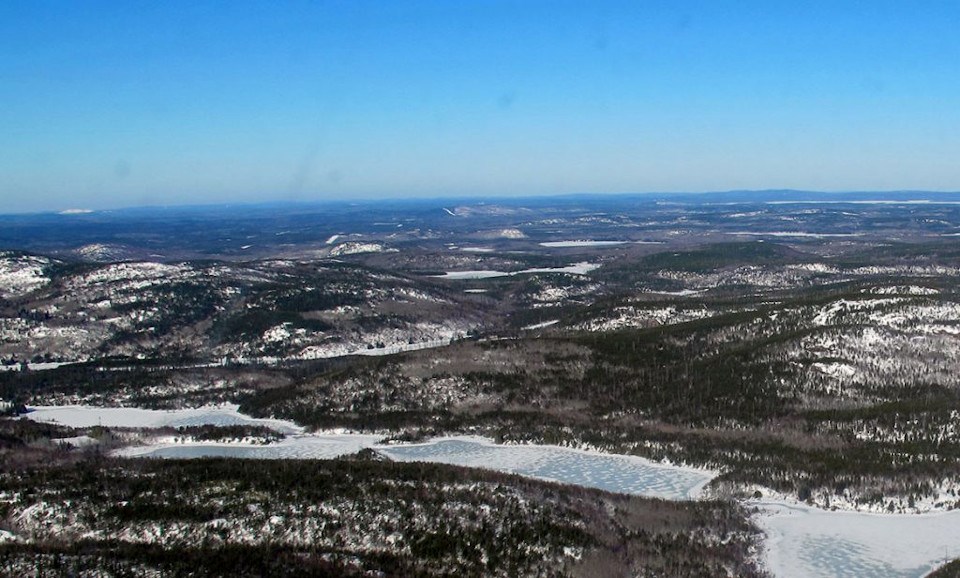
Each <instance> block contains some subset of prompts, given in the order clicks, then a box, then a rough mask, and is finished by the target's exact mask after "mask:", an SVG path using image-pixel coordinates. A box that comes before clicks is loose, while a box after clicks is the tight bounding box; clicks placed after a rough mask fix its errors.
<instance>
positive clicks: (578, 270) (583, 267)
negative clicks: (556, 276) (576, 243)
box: [434, 261, 600, 280]
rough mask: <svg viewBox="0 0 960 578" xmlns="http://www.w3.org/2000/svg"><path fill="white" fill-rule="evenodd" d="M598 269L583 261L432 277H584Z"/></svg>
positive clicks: (462, 278) (450, 272)
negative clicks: (542, 275)
mask: <svg viewBox="0 0 960 578" xmlns="http://www.w3.org/2000/svg"><path fill="white" fill-rule="evenodd" d="M599 267H600V265H599V264H596V263H588V262H586V261H584V262H581V263H574V264H573V265H568V266H566V267H542V268H535V269H523V270H521V271H492V270H482V271H449V272H447V273H444V274H443V275H434V277H436V278H438V279H457V280H468V279H493V278H495V277H513V276H515V275H524V274H527V273H567V274H569V275H586V274H587V273H589V272H590V271H593V270H594V269H597V268H599Z"/></svg>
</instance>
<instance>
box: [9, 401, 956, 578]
mask: <svg viewBox="0 0 960 578" xmlns="http://www.w3.org/2000/svg"><path fill="white" fill-rule="evenodd" d="M27 416H28V417H29V419H34V420H37V421H45V422H56V423H60V424H63V425H68V426H74V427H89V426H93V425H98V424H99V425H104V426H111V427H146V428H155V427H162V426H174V427H176V426H181V425H200V424H218V425H227V424H250V425H265V426H267V427H271V428H273V429H275V430H277V431H280V432H283V433H286V434H288V437H287V438H285V439H284V440H283V441H281V442H278V443H274V444H270V445H255V444H240V443H174V442H173V441H172V440H167V441H165V442H163V443H158V444H154V445H146V446H137V447H130V448H126V449H124V450H122V451H121V455H126V456H144V457H159V458H197V457H205V456H220V457H237V458H266V459H298V458H299V459H303V458H315V459H317V458H333V457H337V456H340V455H344V454H350V453H355V452H357V451H359V450H360V449H363V448H374V449H376V450H378V451H380V452H382V453H383V454H385V455H387V456H389V457H390V458H392V459H394V460H398V461H426V462H436V463H445V464H454V465H461V466H470V467H480V468H488V469H493V470H497V471H503V472H510V473H516V474H520V475H525V476H531V477H536V478H540V479H546V480H553V481H558V482H563V483H568V484H576V485H580V486H585V487H591V488H600V489H603V490H609V491H613V492H621V493H628V494H636V495H642V496H650V497H658V498H665V499H674V500H682V499H691V498H696V497H698V496H700V494H701V492H702V490H703V488H704V486H705V485H706V484H707V483H708V482H709V481H710V479H712V477H713V474H712V473H711V472H707V471H703V470H697V469H692V468H684V467H677V466H670V465H663V464H656V463H653V462H650V461H648V460H644V459H642V458H639V457H634V456H623V455H613V454H603V453H599V452H591V451H582V450H575V449H570V448H562V447H558V446H546V445H499V444H495V443H493V442H492V441H490V440H486V439H483V438H473V437H449V438H439V439H435V440H431V441H429V442H427V443H420V444H402V445H381V444H378V441H379V440H380V439H382V436H380V435H370V434H340V433H323V434H307V433H304V430H303V428H301V427H299V426H297V425H296V424H294V423H292V422H289V421H283V420H273V419H257V418H252V417H249V416H245V415H243V414H241V413H239V412H237V408H236V406H229V405H228V406H207V407H203V408H196V409H190V410H176V411H153V410H141V409H124V408H96V407H89V406H70V407H39V408H36V409H35V411H33V412H31V413H29V414H27ZM748 505H756V506H757V507H758V508H759V509H760V511H761V513H760V514H759V515H757V517H756V521H757V522H758V524H759V525H760V527H761V528H762V529H763V530H764V532H765V533H766V534H767V540H766V545H765V546H766V547H765V552H764V554H763V559H764V561H765V564H766V566H767V567H768V568H769V569H770V570H771V572H772V573H773V575H774V576H778V577H783V578H800V577H803V578H817V577H851V578H852V577H857V578H873V577H876V578H888V577H894V578H920V577H921V576H924V575H925V574H927V573H928V572H929V571H930V570H932V569H933V568H934V567H935V566H936V565H937V564H938V563H940V562H942V561H943V560H944V559H945V558H947V559H949V558H953V557H960V511H954V512H943V513H935V514H923V515H909V514H900V515H894V514H872V513H858V512H828V511H824V510H821V509H817V508H813V507H809V506H805V505H800V504H792V503H785V502H779V501H751V502H749V503H748Z"/></svg>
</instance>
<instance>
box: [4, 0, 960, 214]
mask: <svg viewBox="0 0 960 578" xmlns="http://www.w3.org/2000/svg"><path fill="white" fill-rule="evenodd" d="M957 30H960V3H957V2H934V1H929V2H906V1H903V2H884V1H882V0H871V1H864V2H852V1H851V2H843V1H836V0H835V1H831V2H776V1H774V0H768V1H763V2H750V1H738V2H732V1H731V2H720V1H710V2H686V1H683V0H676V1H663V2H648V1H640V0H637V1H631V2H612V1H603V0H591V1H586V0H584V1H579V2H566V1H552V2H544V1H538V0H517V1H514V2H506V1H492V0H491V1H487V0H463V1H451V0H434V1H401V0H398V1H385V0H375V1H367V0H349V1H343V2H332V1H326V2H324V1H313V2H279V3H272V2H241V1H230V2H222V3H218V2H204V1H202V0H192V1H171V2H136V1H132V0H130V1H124V2H116V1H110V2H95V1H77V2H62V1H50V2H48V1H42V0H25V1H19V0H7V1H5V2H2V3H0V213H6V212H15V211H32V210H59V209H63V208H68V207H92V208H104V207H115V206H130V205H144V204H183V203H203V202H233V201H265V200H284V199H287V200H301V201H303V200H320V199H350V198H361V197H371V198H377V197H397V196H411V197H414V196H415V197H424V196H440V195H535V194H555V193H560V194H562V193H582V192H597V193H610V192H646V191H710V190H727V189H764V188H801V189H816V190H832V191H837V190H839V191H842V190H872V189H877V190H890V189H930V190H958V189H960V162H958V159H960V35H958V34H957V33H956V31H957Z"/></svg>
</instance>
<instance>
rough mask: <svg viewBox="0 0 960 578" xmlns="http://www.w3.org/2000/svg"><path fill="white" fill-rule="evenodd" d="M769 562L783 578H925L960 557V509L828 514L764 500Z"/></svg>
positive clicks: (763, 521) (763, 525)
mask: <svg viewBox="0 0 960 578" xmlns="http://www.w3.org/2000/svg"><path fill="white" fill-rule="evenodd" d="M757 505H758V506H759V507H760V508H761V510H762V512H763V513H762V514H760V515H759V516H757V517H756V518H755V520H756V521H757V522H758V523H759V525H760V527H761V528H762V529H763V530H764V532H765V533H766V534H767V541H766V556H765V562H766V566H767V568H768V569H769V570H770V571H771V572H772V573H773V575H774V576H777V577H782V578H811V577H814V578H815V577H821V576H822V577H824V578H826V577H828V576H830V577H836V578H873V577H876V578H920V577H921V576H925V575H926V574H928V573H929V572H930V571H931V570H933V569H934V568H935V567H936V566H937V565H938V564H939V563H940V562H942V561H943V560H944V559H945V558H946V559H952V558H956V557H960V511H952V512H942V513H936V514H921V515H916V514H869V513H860V512H827V511H824V510H821V509H818V508H813V507H810V506H805V505H798V504H785V503H782V502H760V503H758V504H757Z"/></svg>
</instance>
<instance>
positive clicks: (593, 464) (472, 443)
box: [376, 437, 714, 500]
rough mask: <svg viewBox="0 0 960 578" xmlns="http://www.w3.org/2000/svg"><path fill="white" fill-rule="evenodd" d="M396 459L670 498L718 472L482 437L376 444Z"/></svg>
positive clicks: (688, 493) (696, 488)
mask: <svg viewBox="0 0 960 578" xmlns="http://www.w3.org/2000/svg"><path fill="white" fill-rule="evenodd" d="M376 449H378V450H379V451H380V452H382V453H384V454H386V455H387V456H389V457H390V458H391V459H394V460H396V461H403V462H411V461H423V462H436V463H442V464H453V465H458V466H469V467H474V468H488V469H493V470H498V471H501V472H509V473H515V474H521V475H524V476H531V477H534V478H540V479H544V480H551V481H556V482H563V483H565V484H575V485H578V486H585V487H589V488H599V489H601V490H607V491H611V492H621V493H628V494H638V495H643V496H650V497H655V498H664V499H668V500H683V499H692V498H696V497H698V496H699V495H700V493H701V491H702V490H703V488H704V486H706V485H707V483H708V482H709V481H710V480H711V479H713V477H714V474H713V473H711V472H706V471H702V470H696V469H692V468H680V467H674V466H666V465H661V464H656V463H653V462H651V461H649V460H645V459H643V458H638V457H635V456H621V455H614V454H602V453H599V452H588V451H582V450H575V449H570V448H562V447H559V446H542V445H499V444H495V443H492V442H491V441H489V440H486V439H483V438H462V437H455V438H440V439H436V440H432V441H430V442H428V443H423V444H405V445H394V446H377V447H376Z"/></svg>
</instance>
